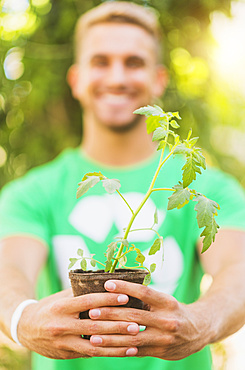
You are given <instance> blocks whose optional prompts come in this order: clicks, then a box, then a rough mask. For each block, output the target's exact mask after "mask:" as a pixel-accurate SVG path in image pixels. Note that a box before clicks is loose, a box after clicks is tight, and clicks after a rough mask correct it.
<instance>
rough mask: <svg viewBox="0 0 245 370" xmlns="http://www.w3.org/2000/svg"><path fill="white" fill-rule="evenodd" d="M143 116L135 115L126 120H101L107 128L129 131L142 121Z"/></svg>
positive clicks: (115, 130) (116, 130)
mask: <svg viewBox="0 0 245 370" xmlns="http://www.w3.org/2000/svg"><path fill="white" fill-rule="evenodd" d="M140 118H141V117H140V116H138V115H137V116H136V115H134V116H133V117H130V119H127V120H126V119H125V120H118V121H117V120H114V121H112V120H109V119H107V120H99V122H100V124H101V125H103V126H104V127H106V128H107V129H109V130H111V131H114V132H127V131H130V130H132V129H133V128H135V127H136V126H138V124H139V123H140V122H141V119H140Z"/></svg>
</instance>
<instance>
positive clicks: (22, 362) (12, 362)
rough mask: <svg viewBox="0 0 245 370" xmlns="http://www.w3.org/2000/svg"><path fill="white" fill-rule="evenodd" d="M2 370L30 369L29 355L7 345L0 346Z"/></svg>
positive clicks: (0, 369)
mask: <svg viewBox="0 0 245 370" xmlns="http://www.w3.org/2000/svg"><path fill="white" fill-rule="evenodd" d="M0 370H30V358H29V355H28V354H27V353H26V352H23V351H22V352H20V351H19V352H17V351H14V350H13V349H11V348H9V347H8V346H5V345H2V346H0Z"/></svg>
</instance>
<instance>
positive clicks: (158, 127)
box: [69, 105, 219, 285]
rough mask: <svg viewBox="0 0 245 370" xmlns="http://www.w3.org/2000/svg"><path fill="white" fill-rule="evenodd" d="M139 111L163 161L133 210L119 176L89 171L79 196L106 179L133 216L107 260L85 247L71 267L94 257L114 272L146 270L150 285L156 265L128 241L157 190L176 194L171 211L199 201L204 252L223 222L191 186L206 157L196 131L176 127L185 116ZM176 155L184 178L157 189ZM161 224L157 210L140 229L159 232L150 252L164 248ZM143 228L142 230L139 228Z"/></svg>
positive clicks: (214, 206) (84, 265) (109, 248)
mask: <svg viewBox="0 0 245 370" xmlns="http://www.w3.org/2000/svg"><path fill="white" fill-rule="evenodd" d="M134 113H135V114H140V115H145V116H146V125H147V133H148V134H152V141H154V142H157V143H158V147H157V150H159V151H161V155H160V160H159V164H158V167H157V169H156V172H155V174H154V176H153V179H152V182H151V184H150V186H149V188H148V191H147V192H146V194H145V196H144V198H143V200H142V202H141V203H140V204H139V205H138V207H137V209H135V210H133V208H132V207H131V206H130V204H129V203H128V202H127V200H126V199H125V198H124V196H123V195H122V193H121V192H120V191H119V189H120V187H121V184H120V181H119V180H117V179H108V178H107V177H106V176H104V175H103V174H102V173H101V172H91V173H90V172H89V173H86V174H85V175H84V176H83V178H82V181H81V182H80V183H79V187H78V189H77V198H80V197H81V196H82V195H84V194H85V193H86V192H87V191H88V190H89V189H90V188H92V187H94V186H95V185H96V184H97V183H99V182H100V181H101V182H102V185H103V187H104V188H105V191H106V192H107V193H109V194H113V193H115V192H117V193H118V195H119V196H120V197H121V198H122V200H123V201H124V202H125V205H126V206H127V207H128V208H129V210H130V212H131V218H130V220H129V223H128V225H127V227H126V228H125V229H124V235H123V236H122V237H119V238H116V240H114V241H113V242H111V243H110V244H109V245H108V246H107V247H106V251H105V253H104V255H105V262H103V263H102V262H100V261H97V260H96V259H95V258H94V254H93V255H91V256H84V252H83V250H82V249H78V251H77V254H78V258H70V265H69V268H71V267H73V266H74V264H75V263H76V262H77V261H78V260H80V266H81V269H82V270H86V269H87V260H88V259H90V263H91V265H92V266H93V267H95V265H96V263H98V264H100V265H102V266H103V269H104V270H105V271H109V272H114V271H115V269H116V267H117V266H120V268H127V269H142V268H144V269H146V270H147V271H148V274H147V275H146V277H145V280H144V284H145V285H148V284H149V283H150V281H151V273H152V272H154V270H155V268H156V264H155V263H152V264H151V265H150V268H149V269H148V268H147V267H146V266H144V262H145V256H144V255H143V254H142V252H141V250H140V249H139V248H136V247H135V245H134V244H130V243H129V241H128V235H129V233H130V232H132V231H135V230H133V229H132V225H133V222H134V220H135V218H136V217H137V215H138V214H139V213H140V211H141V210H142V208H143V206H144V204H145V203H146V201H147V200H148V198H149V197H150V196H151V194H152V193H153V192H155V191H167V192H171V193H172V194H171V195H170V197H169V198H168V205H167V210H172V209H174V208H178V209H180V208H182V207H184V206H185V205H186V204H188V203H189V201H190V200H192V201H194V202H196V204H195V208H194V209H195V211H196V212H197V223H198V227H199V228H204V229H203V230H202V232H201V235H200V236H201V237H204V238H203V248H202V253H203V252H205V251H206V250H207V249H208V248H209V247H210V245H211V244H212V242H213V241H214V239H215V234H216V233H217V232H218V228H219V225H218V224H217V223H216V221H215V216H216V215H217V210H218V209H219V205H218V204H217V203H216V202H214V201H213V200H211V199H208V198H207V197H206V196H205V195H203V194H201V193H198V192H197V191H196V190H193V189H190V188H189V185H190V184H191V183H192V181H193V180H195V179H196V175H197V173H198V174H201V169H203V170H205V169H206V164H205V158H204V157H203V155H202V153H201V149H200V148H198V147H195V144H196V142H197V140H198V138H197V137H191V135H192V131H191V130H190V131H189V133H188V136H187V138H186V139H184V140H181V138H180V136H179V135H178V134H176V133H175V131H173V130H172V129H173V128H174V129H177V128H179V124H178V123H177V121H176V120H180V119H181V117H180V115H179V113H178V112H164V111H163V110H162V108H160V107H159V106H157V105H154V106H149V105H148V106H146V107H142V108H139V109H137V110H136V111H135V112H134ZM175 155H182V156H184V157H185V159H186V162H185V164H184V166H183V167H182V180H181V181H179V182H178V184H175V185H174V186H173V187H172V188H155V187H154V186H155V182H156V179H157V176H158V174H159V172H160V171H161V170H163V167H164V165H165V163H166V162H167V161H168V160H169V159H170V158H171V157H172V156H175ZM157 223H158V215H157V211H155V214H154V225H153V226H152V227H151V228H142V229H140V230H152V231H154V232H155V233H156V235H157V238H156V239H155V241H154V243H153V245H152V246H151V248H150V250H149V255H153V254H155V253H156V252H157V251H159V250H160V249H161V248H163V238H162V236H161V235H159V234H158V232H157V230H155V229H154V226H155V225H156V224H157ZM137 230H139V229H137ZM132 252H136V259H135V266H130V267H129V266H127V255H128V254H129V253H132Z"/></svg>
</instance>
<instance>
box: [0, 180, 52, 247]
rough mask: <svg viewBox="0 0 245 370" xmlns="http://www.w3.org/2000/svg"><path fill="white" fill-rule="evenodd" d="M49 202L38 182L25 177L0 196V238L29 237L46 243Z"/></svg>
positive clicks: (7, 186) (7, 187)
mask: <svg viewBox="0 0 245 370" xmlns="http://www.w3.org/2000/svg"><path fill="white" fill-rule="evenodd" d="M49 219H50V212H49V202H48V199H47V194H45V191H44V190H43V186H41V184H40V181H38V179H37V178H36V177H35V176H33V174H32V173H31V174H28V175H26V176H24V177H23V178H21V179H19V180H15V181H13V182H12V183H10V184H8V185H6V186H5V187H4V188H3V189H2V191H1V193H0V238H3V237H7V236H13V235H30V236H33V237H36V238H38V239H41V240H42V241H44V242H45V244H48V243H49V227H48V225H49Z"/></svg>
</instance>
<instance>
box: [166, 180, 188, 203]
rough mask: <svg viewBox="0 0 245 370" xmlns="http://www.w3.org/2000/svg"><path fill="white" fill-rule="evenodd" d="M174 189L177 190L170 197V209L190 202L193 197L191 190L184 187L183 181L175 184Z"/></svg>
mask: <svg viewBox="0 0 245 370" xmlns="http://www.w3.org/2000/svg"><path fill="white" fill-rule="evenodd" d="M173 189H174V190H175V191H174V193H173V194H172V195H171V196H170V197H169V198H168V207H167V209H168V210H171V209H174V208H178V209H180V208H182V207H184V206H185V205H186V204H187V203H189V200H190V199H192V198H193V195H192V193H191V192H190V190H189V189H187V188H185V189H184V188H183V184H182V183H181V182H180V183H179V184H177V185H175V186H174V187H173Z"/></svg>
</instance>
